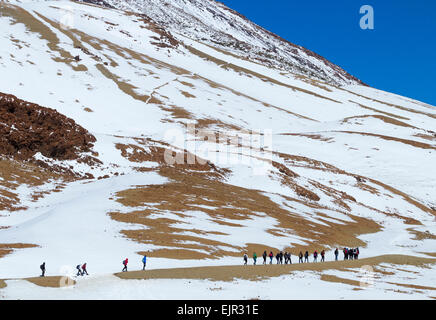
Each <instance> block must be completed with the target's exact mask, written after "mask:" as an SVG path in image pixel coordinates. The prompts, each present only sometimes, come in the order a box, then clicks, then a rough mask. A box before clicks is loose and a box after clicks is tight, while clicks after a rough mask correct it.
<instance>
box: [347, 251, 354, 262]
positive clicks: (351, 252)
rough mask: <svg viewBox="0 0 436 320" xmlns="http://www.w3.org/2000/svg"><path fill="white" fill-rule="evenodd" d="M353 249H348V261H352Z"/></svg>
mask: <svg viewBox="0 0 436 320" xmlns="http://www.w3.org/2000/svg"><path fill="white" fill-rule="evenodd" d="M353 257H354V249H348V260H353Z"/></svg>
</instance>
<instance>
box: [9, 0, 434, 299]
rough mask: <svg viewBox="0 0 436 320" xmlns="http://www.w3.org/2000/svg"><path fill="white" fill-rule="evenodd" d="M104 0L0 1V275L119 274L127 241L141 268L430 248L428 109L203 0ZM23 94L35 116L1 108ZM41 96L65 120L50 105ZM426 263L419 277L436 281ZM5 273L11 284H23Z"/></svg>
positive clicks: (418, 253) (426, 252)
mask: <svg viewBox="0 0 436 320" xmlns="http://www.w3.org/2000/svg"><path fill="white" fill-rule="evenodd" d="M105 3H106V4H109V5H111V6H117V7H118V9H115V8H110V7H108V6H97V5H94V4H89V3H83V2H72V1H6V2H0V27H1V30H5V31H4V32H3V33H2V34H1V35H0V74H1V75H2V77H0V92H1V93H2V94H3V95H4V96H6V95H7V94H12V95H14V96H15V98H13V99H12V100H13V101H12V100H11V102H8V103H7V104H1V101H0V104H1V108H3V109H2V110H1V112H2V113H0V115H1V119H2V125H3V126H2V132H4V134H5V135H6V136H7V137H8V138H7V139H6V140H5V139H2V140H1V142H2V143H3V142H5V141H6V142H7V149H5V148H4V149H1V148H0V150H8V152H7V153H3V155H2V160H1V161H0V177H1V179H0V199H1V201H0V206H1V207H0V210H1V211H0V214H1V216H0V228H1V230H0V256H1V257H2V258H1V259H0V278H8V279H10V278H16V277H18V278H22V277H29V276H35V274H36V273H37V272H38V266H39V264H40V263H42V262H43V261H46V263H47V270H48V271H47V272H48V274H51V275H59V274H62V273H63V272H64V271H65V270H69V268H70V267H71V266H75V265H77V264H78V263H81V262H85V261H86V262H87V263H88V267H89V270H92V274H93V275H94V276H95V277H103V280H104V281H102V282H98V281H97V280H96V281H97V283H101V284H107V285H108V286H109V287H111V286H112V285H113V284H114V283H119V284H120V285H122V286H124V285H126V286H128V284H125V282H123V281H127V280H122V279H114V278H112V276H110V277H109V276H107V274H110V273H114V272H116V271H119V269H120V268H119V267H120V265H121V261H122V259H124V258H126V257H129V259H130V261H132V267H133V268H136V267H139V266H140V260H141V255H142V254H143V253H147V255H148V256H149V259H150V260H149V261H150V268H166V267H169V266H171V267H191V266H215V265H222V264H239V263H240V260H241V256H242V254H243V252H245V251H247V252H248V253H249V254H250V255H251V254H252V253H253V252H254V251H256V252H257V253H258V255H260V254H261V253H262V252H263V251H264V250H268V252H269V251H270V250H273V251H274V252H276V251H278V250H283V251H285V250H286V251H290V252H292V254H293V255H296V254H298V253H299V252H300V250H303V252H304V251H305V250H310V252H313V251H314V250H315V249H316V250H318V252H319V251H320V250H322V249H325V250H326V251H327V253H328V257H329V258H328V259H331V256H332V251H333V250H334V248H336V247H340V248H342V247H359V248H360V249H361V255H362V257H376V256H380V255H384V254H397V255H398V254H401V255H409V256H414V257H415V258H416V259H424V258H425V257H427V258H429V257H430V256H434V254H435V250H434V248H435V238H436V235H435V234H436V228H435V226H436V221H435V214H436V200H435V199H434V194H435V182H434V181H435V178H436V171H435V170H434V163H435V159H436V158H435V148H436V143H435V140H436V132H435V131H434V128H435V123H436V122H435V121H436V109H435V107H433V106H430V105H427V104H424V103H422V102H419V101H415V100H412V99H409V98H405V97H401V96H398V95H394V94H391V93H388V92H384V91H380V90H377V89H374V88H370V87H367V86H363V85H361V84H358V81H355V80H353V79H352V78H349V77H348V76H347V74H346V73H345V72H343V71H341V69H339V68H337V67H334V66H332V65H331V64H329V63H327V64H324V60H322V59H319V58H318V57H316V56H312V55H310V54H307V51H306V50H305V49H302V48H297V49H298V51H297V53H298V55H299V56H300V58H301V59H303V60H304V61H306V62H307V61H312V62H313V65H314V66H316V67H319V68H321V69H322V70H323V71H321V70H320V69H317V68H316V67H313V68H312V66H311V64H306V63H301V64H300V63H299V61H300V60H298V59H297V60H295V59H294V58H292V57H291V55H292V54H291V53H290V52H292V51H290V50H291V49H289V48H291V46H292V45H290V44H286V43H284V42H283V41H282V40H280V39H277V38H275V37H273V36H268V35H267V34H266V33H265V31H263V30H261V29H259V28H255V26H254V25H253V24H251V23H250V22H247V21H246V20H245V19H243V18H241V17H238V15H236V13H233V12H228V11H227V10H226V9H224V7H223V6H222V5H221V4H219V3H216V2H213V1H200V0H197V1H187V3H186V6H182V5H181V3H182V2H181V1H180V2H179V1H171V4H168V3H169V2H156V3H154V2H153V1H151V0H144V1H136V2H133V1H132V2H130V1H127V2H126V3H127V4H129V6H128V7H121V6H120V5H119V4H118V5H117V3H115V1H110V0H106V2H105ZM153 3H154V6H152V7H153V11H150V12H149V11H147V12H146V15H144V14H143V10H144V8H149V6H151V4H153ZM166 3H167V4H168V5H166ZM127 4H126V5H127ZM208 8H209V9H210V10H212V12H211V11H210V10H208ZM122 9H128V11H124V10H122ZM139 12H141V13H139ZM205 12H210V15H211V16H209V17H208V16H207V15H206V14H205ZM218 12H221V13H222V16H223V17H225V18H221V15H220V14H218ZM224 13H225V14H224ZM213 15H215V18H213ZM193 17H197V18H198V17H202V19H201V20H199V21H197V20H195V19H194V18H193ZM198 19H200V18H198ZM182 20H183V21H185V24H182V23H181V21H182ZM216 21H222V23H220V24H219V23H217V22H216ZM229 21H230V22H231V23H232V24H233V26H232V28H231V29H230V28H229V29H228V30H227V32H224V31H223V28H224V27H223V26H225V25H226V24H229V23H230V22H229ZM195 26H198V28H197V29H198V30H195ZM250 28H255V30H256V32H254V31H253V32H250V34H246V33H244V32H245V31H243V30H250ZM202 35H204V36H203V37H204V38H205V39H203V38H202ZM229 35H232V36H234V37H235V39H238V41H245V42H247V43H249V44H250V45H251V46H252V47H250V50H249V51H247V52H255V53H256V54H257V53H259V52H266V51H267V50H270V46H271V45H273V44H274V45H276V47H277V48H278V49H277V50H279V53H278V54H276V55H275V57H279V58H278V59H279V60H280V61H281V60H283V61H286V63H284V64H283V65H282V64H280V63H279V60H277V61H276V60H275V58H274V59H273V58H271V59H266V60H265V61H263V62H262V61H259V59H258V58H259V56H257V57H254V56H252V57H250V59H247V57H246V55H245V54H244V53H242V51H241V50H242V49H238V48H235V47H234V46H232V45H230V46H228V45H226V43H227V42H226V41H227V40H226V39H227V38H226V37H228V36H229ZM217 39H221V40H220V41H222V42H220V43H215V42H214V41H215V40H217ZM223 39H224V40H223ZM256 39H257V40H256ZM275 41H277V42H275ZM218 42H219V41H218ZM250 54H251V53H250ZM256 54H255V55H256ZM313 59H314V60H313ZM294 67H295V68H294ZM283 69H286V70H288V71H289V72H284V71H283ZM335 72H337V74H340V75H342V76H341V78H340V80H338V81H334V80H333V79H336V78H337V79H339V78H338V77H337V76H336V75H335V74H336V73H335ZM347 79H348V80H347ZM350 79H351V80H350ZM323 80H325V81H323ZM338 84H341V85H342V86H338ZM21 100H23V101H27V102H29V103H28V104H26V103H25V102H20V103H21V104H22V105H23V104H24V105H27V108H29V114H28V118H29V119H30V120H29V121H30V122H29V123H28V122H27V120H26V122H22V123H21V122H20V127H17V126H15V125H14V123H13V121H16V120H13V119H23V118H26V119H27V116H26V113H24V114H23V113H20V114H18V113H17V112H16V110H18V109H16V105H15V103H16V102H17V101H21ZM35 104H36V105H35ZM3 105H4V106H3ZM40 106H42V107H48V108H52V109H54V111H56V113H55V112H54V111H53V112H51V113H50V114H55V116H54V117H55V118H59V117H60V116H58V115H57V114H58V113H59V114H61V115H63V116H65V117H67V118H65V120H63V121H61V122H51V121H48V119H47V118H45V117H44V116H43V114H44V113H38V112H36V110H39V109H38V108H40ZM32 112H33V113H32ZM63 116H62V117H63ZM14 117H15V118H14ZM11 119H12V120H11ZM62 119H64V118H62ZM67 119H70V120H67ZM71 120H74V126H73V125H71V127H68V126H67V125H66V124H72V123H73V122H72V121H71ZM50 126H51V127H50ZM17 128H20V130H17ZM35 128H36V129H35ZM38 128H44V131H41V130H42V129H41V130H40V129H38ZM47 128H52V130H53V132H56V134H57V137H59V136H62V139H61V141H62V143H59V144H56V143H53V144H52V143H50V144H49V145H50V146H52V147H53V146H55V147H57V148H54V150H60V149H62V148H66V149H65V150H63V149H62V152H61V153H58V152H54V153H51V152H46V150H45V149H44V148H41V141H44V144H43V145H45V144H46V143H47V139H50V138H49V137H50V136H48V137H47V134H45V133H44V132H47V130H50V129H47ZM69 128H83V130H85V131H86V133H85V131H83V130H82V129H80V130H82V131H80V130H79V129H77V130H79V131H80V132H82V134H83V137H85V136H87V134H88V133H89V134H90V136H92V139H91V138H89V139H91V140H90V141H93V142H92V145H89V144H86V148H82V149H81V148H80V147H78V146H80V145H81V144H80V143H78V142H80V135H79V136H77V135H75V136H74V137H75V140H77V139H78V140H77V141H75V144H73V143H71V144H67V143H65V142H68V137H69V134H71V132H70V131H69V130H73V129H69ZM61 129H62V130H61ZM23 130H28V132H27V131H26V134H27V135H26V139H21V135H20V134H21V133H20V131H23ZM15 131H17V133H15ZM77 137H79V138H77ZM57 139H58V138H56V139H55V140H57ZM94 139H95V141H94ZM23 141H25V148H24V146H23V143H24V142H23ZM29 141H31V142H32V143H29ZM49 141H50V140H49ZM87 141H88V140H87ZM84 142H86V141H84ZM1 147H2V148H3V146H1ZM59 148H60V149H59ZM14 150H15V153H14ZM20 150H26V152H27V153H26V155H27V156H26V157H25V158H23V157H22V156H21V155H22V154H21V153H20V152H19V151H20ZM29 150H30V151H29ZM50 150H52V149H50ZM62 154H75V155H76V156H74V157H68V158H65V157H60V156H59V155H62ZM83 159H92V161H83ZM423 261H424V260H423ZM425 261H428V260H425ZM380 263H381V266H379V268H383V267H386V264H389V263H390V262H380ZM405 264H407V263H406V262H405ZM422 264H424V265H427V262H426V263H421V264H418V263H415V264H414V265H413V266H412V267H410V268H411V272H416V270H418V271H420V272H421V271H422V270H423V269H422V268H423V267H422ZM68 266H70V267H68ZM430 268H431V270H434V268H435V267H434V264H433V265H430ZM403 269H404V268H403ZM389 272H391V273H393V275H392V277H393V279H391V280H392V281H390V282H395V281H397V282H401V281H400V280H399V279H400V278H401V277H403V276H404V274H403V273H401V272H399V271H395V268H392V269H390V270H389ZM396 272H397V273H398V274H396ZM423 274H424V275H425V276H423V278H420V279H417V278H416V282H414V283H415V284H418V283H419V285H422V282H425V281H434V278H432V277H431V276H430V275H429V273H428V272H423ZM320 276H321V275H320ZM105 277H106V278H105ZM289 277H290V278H289V281H292V279H293V277H292V276H289ZM395 277H397V278H395ZM309 278H311V277H309ZM315 278H316V280H318V279H319V276H314V278H313V279H315ZM98 279H101V278H98ZM311 279H312V278H311ZM313 279H312V280H313ZM324 279H326V278H325V276H324ZM329 279H330V280H331V277H330V278H329ZM395 279H396V280H395ZM94 280H95V279H94ZM94 280H92V279H91V280H90V281H94ZM312 280H308V281H309V282H310V281H312ZM82 281H85V282H83V283H84V285H85V287H86V286H87V284H86V283H87V282H86V280H81V282H82ZM153 281H157V280H153ZM313 281H314V282H313V283H316V282H317V281H315V280H313ZM414 281H415V280H414ZM311 283H312V282H311ZM7 284H10V286H8V287H6V288H5V289H2V291H0V293H1V294H3V295H4V296H5V297H9V298H14V297H20V291H19V290H15V289H16V288H17V287H18V288H21V287H22V288H27V286H26V285H24V284H12V283H10V282H9V281H7ZM412 284H413V283H412ZM412 284H410V285H412ZM89 285H91V286H92V282H89ZM180 285H181V286H183V283H182V284H180ZM314 285H315V284H314ZM329 285H331V283H330V284H329ZM337 285H338V286H341V288H342V289H343V284H337ZM344 286H345V287H346V286H347V284H345V285H344ZM386 286H387V288H386ZM389 286H390V285H389V284H384V285H383V286H381V287H380V288H381V289H380V290H381V291H379V292H385V291H386V290H391V289H392V287H391V288H389ZM427 287H431V284H430V283H427ZM433 287H434V284H433ZM32 288H33V287H32ZM33 289H34V291H33V292H34V294H35V296H36V295H38V294H40V292H41V291H39V289H38V288H37V287H34V288H33ZM342 289H341V290H342ZM409 289H410V290H409V293H410V292H411V293H414V292H413V289H411V288H409ZM415 289H416V288H415ZM54 290H55V289H54ZM85 290H89V287H87V289H85ZM344 290H345V291H340V292H341V294H342V292H347V291H351V290H348V289H344ZM392 290H393V289H392ZM91 291H92V290H91ZM93 292H94V294H95V295H94V296H97V295H98V292H99V290H95V291H93ZM328 292H329V291H327V290H326V291H325V294H326V296H325V297H328ZM415 293H416V292H415ZM361 294H362V296H364V297H368V295H365V293H361ZM431 294H432V291H431V289H428V288H427V289H422V296H424V297H430V296H431ZM433 294H434V293H433ZM30 296H32V295H30ZM30 296H26V297H30ZM50 296H51V294H50ZM182 296H183V293H180V297H182ZM277 296H280V295H279V294H276V293H271V294H270V295H269V296H268V297H277ZM351 296H352V297H357V296H358V293H353V294H352V295H351V293H350V297H351ZM400 296H401V294H400ZM156 297H157V296H155V298H156ZM159 297H160V298H162V296H159ZM171 297H173V296H171ZM232 297H233V296H232ZM280 297H281V296H280ZM395 297H397V295H395Z"/></svg>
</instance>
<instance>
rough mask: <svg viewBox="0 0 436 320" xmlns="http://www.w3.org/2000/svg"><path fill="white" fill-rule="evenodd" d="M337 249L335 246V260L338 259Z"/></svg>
mask: <svg viewBox="0 0 436 320" xmlns="http://www.w3.org/2000/svg"><path fill="white" fill-rule="evenodd" d="M338 255H339V250H338V248H336V250H335V261H338Z"/></svg>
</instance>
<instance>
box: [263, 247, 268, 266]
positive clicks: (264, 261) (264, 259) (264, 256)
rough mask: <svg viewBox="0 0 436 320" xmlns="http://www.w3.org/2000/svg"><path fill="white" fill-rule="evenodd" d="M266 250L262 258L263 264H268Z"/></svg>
mask: <svg viewBox="0 0 436 320" xmlns="http://www.w3.org/2000/svg"><path fill="white" fill-rule="evenodd" d="M266 256H267V254H266V250H265V251H264V252H263V253H262V258H263V264H266Z"/></svg>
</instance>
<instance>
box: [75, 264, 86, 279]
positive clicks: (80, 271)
mask: <svg viewBox="0 0 436 320" xmlns="http://www.w3.org/2000/svg"><path fill="white" fill-rule="evenodd" d="M76 269H77V274H76V276H83V275H85V274H86V275H87V276H89V274H88V271H87V270H86V262H85V263H84V264H82V266H80V264H78V265H77V266H76Z"/></svg>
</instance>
